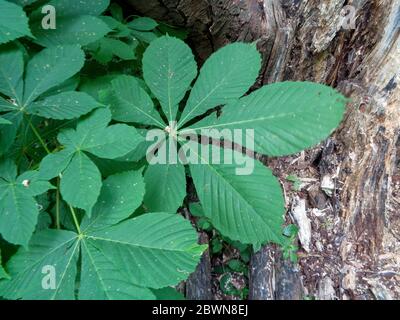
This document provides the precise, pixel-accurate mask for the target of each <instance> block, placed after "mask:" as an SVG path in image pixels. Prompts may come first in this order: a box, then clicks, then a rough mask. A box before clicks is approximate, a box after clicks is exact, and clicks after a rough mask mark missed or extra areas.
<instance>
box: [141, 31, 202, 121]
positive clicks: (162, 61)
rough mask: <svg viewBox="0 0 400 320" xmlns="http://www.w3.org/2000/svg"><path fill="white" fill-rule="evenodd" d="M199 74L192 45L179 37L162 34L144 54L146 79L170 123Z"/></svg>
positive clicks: (144, 76)
mask: <svg viewBox="0 0 400 320" xmlns="http://www.w3.org/2000/svg"><path fill="white" fill-rule="evenodd" d="M196 75H197V65H196V62H195V60H194V57H193V54H192V52H191V50H190V48H189V47H188V46H187V45H186V44H185V43H184V42H183V41H182V40H179V39H177V38H173V37H169V36H165V37H160V38H158V39H156V40H154V41H152V42H151V44H150V46H149V47H148V48H147V49H146V51H145V53H144V55H143V78H144V80H145V81H146V84H147V85H148V87H149V88H150V89H151V91H152V92H153V94H154V95H155V96H156V97H157V99H158V100H159V101H160V104H161V107H162V109H163V111H164V113H165V115H166V116H167V118H168V120H169V122H172V121H174V120H176V119H175V117H176V114H177V112H178V106H179V102H180V101H181V100H182V99H183V97H184V96H185V94H186V91H187V90H188V89H189V87H190V84H191V83H192V81H193V79H194V78H195V77H196Z"/></svg>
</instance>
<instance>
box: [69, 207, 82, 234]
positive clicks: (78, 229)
mask: <svg viewBox="0 0 400 320" xmlns="http://www.w3.org/2000/svg"><path fill="white" fill-rule="evenodd" d="M69 209H70V210H71V214H72V219H74V223H75V227H76V231H77V232H78V234H79V235H81V234H82V231H81V228H80V227H79V223H78V219H77V217H76V213H75V210H74V208H73V207H72V206H71V205H70V206H69Z"/></svg>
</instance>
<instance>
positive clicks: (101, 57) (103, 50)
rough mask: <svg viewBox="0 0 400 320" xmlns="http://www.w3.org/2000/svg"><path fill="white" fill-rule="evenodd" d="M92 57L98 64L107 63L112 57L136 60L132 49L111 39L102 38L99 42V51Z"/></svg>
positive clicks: (121, 42)
mask: <svg viewBox="0 0 400 320" xmlns="http://www.w3.org/2000/svg"><path fill="white" fill-rule="evenodd" d="M93 54H94V57H95V59H96V60H97V61H99V62H100V63H108V62H110V61H111V60H112V58H113V56H117V57H118V58H120V59H122V60H133V59H135V58H136V52H135V49H134V47H132V46H130V45H128V44H126V43H125V42H123V41H121V40H117V39H112V38H103V39H101V40H100V41H99V49H98V51H96V52H94V53H93Z"/></svg>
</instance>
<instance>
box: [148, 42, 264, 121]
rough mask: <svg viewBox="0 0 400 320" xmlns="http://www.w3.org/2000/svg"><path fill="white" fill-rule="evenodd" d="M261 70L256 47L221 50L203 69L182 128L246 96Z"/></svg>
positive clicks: (186, 111) (234, 45) (183, 114)
mask: <svg viewBox="0 0 400 320" xmlns="http://www.w3.org/2000/svg"><path fill="white" fill-rule="evenodd" d="M260 68H261V57H260V54H259V53H258V52H257V49H256V47H255V46H254V45H250V44H245V43H233V44H230V45H228V46H225V47H223V48H222V49H220V50H218V51H217V52H216V53H214V54H213V55H212V56H211V57H210V58H209V59H208V60H207V61H206V62H205V63H204V66H203V67H202V68H201V71H200V75H199V78H198V79H197V81H196V83H195V85H194V86H193V89H192V91H191V93H190V96H189V99H188V101H187V103H186V107H185V109H184V110H183V113H182V116H181V119H180V121H179V127H181V126H182V125H184V124H185V123H186V122H188V121H189V120H191V119H193V118H194V117H196V116H199V115H201V114H203V113H205V112H206V111H207V110H209V109H211V108H214V107H217V106H219V105H225V104H228V103H230V102H232V101H235V100H236V99H238V98H240V97H241V96H243V95H244V94H245V93H246V92H247V91H248V90H249V88H250V87H251V85H253V84H254V82H255V81H256V78H257V76H258V72H259V70H260ZM143 70H144V68H143Z"/></svg>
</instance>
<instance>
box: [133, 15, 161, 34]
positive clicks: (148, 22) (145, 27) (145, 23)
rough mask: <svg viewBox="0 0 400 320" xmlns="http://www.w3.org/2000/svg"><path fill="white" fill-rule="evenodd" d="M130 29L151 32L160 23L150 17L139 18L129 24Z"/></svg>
mask: <svg viewBox="0 0 400 320" xmlns="http://www.w3.org/2000/svg"><path fill="white" fill-rule="evenodd" d="M127 25H128V27H130V28H132V29H135V30H138V31H151V30H154V29H155V28H157V26H158V23H157V22H156V21H155V20H153V19H151V18H148V17H139V18H136V19H134V20H132V21H131V22H129V23H128V24H127Z"/></svg>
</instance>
